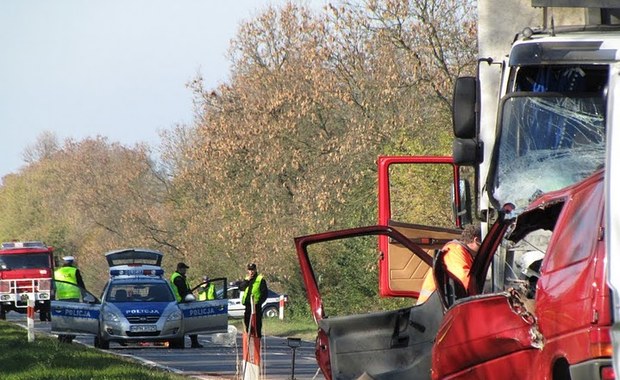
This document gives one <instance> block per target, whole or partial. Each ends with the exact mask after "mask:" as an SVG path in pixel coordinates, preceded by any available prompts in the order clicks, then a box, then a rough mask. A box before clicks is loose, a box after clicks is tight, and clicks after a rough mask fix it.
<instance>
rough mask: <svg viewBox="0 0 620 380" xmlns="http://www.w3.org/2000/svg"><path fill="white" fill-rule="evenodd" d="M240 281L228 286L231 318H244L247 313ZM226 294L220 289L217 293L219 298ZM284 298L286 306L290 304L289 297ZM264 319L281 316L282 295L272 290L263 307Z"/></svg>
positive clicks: (269, 291)
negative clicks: (242, 301)
mask: <svg viewBox="0 0 620 380" xmlns="http://www.w3.org/2000/svg"><path fill="white" fill-rule="evenodd" d="M239 283H240V281H235V282H231V283H229V284H228V289H227V291H228V295H227V297H226V298H228V316H229V317H231V318H243V314H244V313H245V306H244V305H243V304H242V303H241V300H242V298H243V291H242V290H240V289H239ZM223 293H224V291H223V290H221V289H219V290H218V291H216V295H217V296H218V298H219V297H221V296H222V294H223ZM283 296H284V304H285V305H286V304H288V296H287V295H286V294H284V295H283ZM261 309H262V311H263V318H276V317H277V316H278V315H280V294H278V293H276V292H274V291H273V290H271V289H267V299H266V300H265V302H264V303H263V306H262V308H261Z"/></svg>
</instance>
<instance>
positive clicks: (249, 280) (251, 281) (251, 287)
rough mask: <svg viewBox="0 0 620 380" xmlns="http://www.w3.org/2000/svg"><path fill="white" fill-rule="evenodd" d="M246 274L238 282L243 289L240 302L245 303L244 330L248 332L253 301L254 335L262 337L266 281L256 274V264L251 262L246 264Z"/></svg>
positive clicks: (240, 288)
mask: <svg viewBox="0 0 620 380" xmlns="http://www.w3.org/2000/svg"><path fill="white" fill-rule="evenodd" d="M247 269H248V275H247V277H246V278H245V280H243V281H242V282H241V283H240V284H239V290H243V291H244V292H243V298H242V299H241V303H243V305H245V313H244V314H243V321H244V323H245V330H246V331H247V332H250V327H251V323H250V319H251V316H252V303H251V301H252V300H253V301H254V312H255V313H256V336H257V337H259V338H260V337H262V328H263V308H262V305H263V303H264V302H265V301H266V300H267V282H266V281H265V279H264V278H263V275H262V274H258V272H257V270H256V264H254V263H251V264H248V266H247Z"/></svg>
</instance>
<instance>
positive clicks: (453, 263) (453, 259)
mask: <svg viewBox="0 0 620 380" xmlns="http://www.w3.org/2000/svg"><path fill="white" fill-rule="evenodd" d="M443 250H447V252H446V254H445V255H444V262H445V263H446V267H447V269H448V271H450V273H452V274H453V275H455V276H456V277H457V278H458V279H459V280H461V282H462V283H463V286H464V287H465V289H467V286H468V285H469V270H470V269H471V265H472V264H473V262H474V258H473V256H472V254H471V252H470V251H469V249H468V248H467V247H466V246H465V245H464V244H463V243H461V242H460V241H458V240H452V241H450V242H448V243H446V245H445V246H444V247H443ZM435 289H437V284H435V278H434V277H433V271H432V269H431V271H429V272H428V274H427V275H426V277H424V282H423V283H422V288H421V289H420V297H419V298H418V301H417V303H416V304H418V305H419V304H421V303H422V302H424V301H426V300H427V299H428V298H429V297H430V296H431V294H433V292H434V291H435Z"/></svg>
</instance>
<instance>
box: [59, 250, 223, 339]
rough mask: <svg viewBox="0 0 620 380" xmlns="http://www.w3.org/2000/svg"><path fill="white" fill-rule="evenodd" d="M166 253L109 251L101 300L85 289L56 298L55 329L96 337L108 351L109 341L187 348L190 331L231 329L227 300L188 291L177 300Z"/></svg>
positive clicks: (204, 331)
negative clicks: (202, 298) (73, 295)
mask: <svg viewBox="0 0 620 380" xmlns="http://www.w3.org/2000/svg"><path fill="white" fill-rule="evenodd" d="M162 257H163V254H162V253H160V252H157V251H151V250H145V249H124V250H118V251H112V252H108V253H106V260H107V262H108V265H109V267H110V279H109V281H108V282H107V284H106V286H105V288H104V290H103V293H102V296H101V300H99V299H98V298H97V297H95V296H93V295H92V294H90V293H89V292H88V291H86V290H85V289H81V288H80V294H81V295H80V298H79V299H71V300H53V301H52V303H51V309H52V310H51V312H52V333H55V334H60V335H84V334H87V335H94V337H95V347H99V348H104V349H107V348H109V346H110V342H118V343H121V344H127V343H132V342H168V343H169V345H170V347H172V348H184V347H185V339H184V337H185V335H186V334H195V333H218V332H227V331H228V302H227V300H226V299H215V300H210V301H195V300H193V299H192V298H193V297H192V296H191V295H190V296H188V298H187V299H186V300H185V301H188V302H177V301H176V299H175V297H174V294H173V292H172V288H171V287H170V283H169V282H168V281H166V279H165V278H164V271H163V269H162V268H161V260H162ZM222 281H223V286H224V287H225V286H226V279H222ZM64 284H68V283H64ZM190 301H191V302H190Z"/></svg>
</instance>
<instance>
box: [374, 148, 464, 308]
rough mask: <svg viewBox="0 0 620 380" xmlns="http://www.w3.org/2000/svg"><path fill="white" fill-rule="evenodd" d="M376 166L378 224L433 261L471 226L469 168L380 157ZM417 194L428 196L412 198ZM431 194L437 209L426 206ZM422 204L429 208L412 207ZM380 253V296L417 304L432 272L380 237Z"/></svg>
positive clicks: (443, 159) (439, 159) (432, 159)
mask: <svg viewBox="0 0 620 380" xmlns="http://www.w3.org/2000/svg"><path fill="white" fill-rule="evenodd" d="M377 166H378V175H379V179H378V183H379V190H378V194H379V223H378V224H380V225H385V226H390V227H392V228H394V229H396V230H398V231H399V232H400V233H402V234H403V235H404V236H406V237H407V238H408V239H409V240H411V241H412V242H414V243H415V244H417V245H418V246H420V247H421V248H422V249H423V250H424V251H426V253H427V254H429V255H430V256H431V257H433V256H434V255H435V252H436V251H438V250H440V249H441V248H442V247H443V245H444V244H446V243H447V242H448V241H450V240H453V239H456V238H458V237H459V236H460V234H461V230H460V229H459V227H462V226H463V225H466V224H470V223H471V222H472V211H471V210H472V194H471V192H470V188H471V186H470V184H471V183H472V181H473V174H470V175H469V176H468V175H467V174H466V173H465V174H463V173H461V172H462V171H463V170H464V169H466V168H462V167H460V166H458V165H456V164H454V162H453V160H452V157H448V156H382V157H379V159H378V160H377ZM417 192H419V193H424V194H425V195H426V196H419V197H415V196H412V194H416V193H417ZM429 194H432V197H431V198H432V199H433V203H429V202H428V201H425V200H427V199H429V197H428V195H429ZM418 200H419V201H420V202H422V201H425V202H427V203H426V204H414V202H417V201H418ZM421 210H423V211H424V212H421ZM428 225H437V226H442V227H443V228H441V227H428ZM379 250H380V251H381V256H380V257H379V293H380V294H381V295H382V296H392V297H394V296H396V297H412V298H417V297H418V296H419V292H420V288H421V287H422V283H423V281H424V278H425V277H426V275H427V274H428V273H429V272H430V266H429V265H427V264H426V263H424V262H423V261H422V260H421V259H420V258H419V257H417V256H415V255H411V253H410V252H409V251H408V250H407V249H404V248H403V247H402V246H401V245H400V244H398V243H396V242H395V241H392V240H390V239H389V238H388V237H387V236H386V235H379Z"/></svg>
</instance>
